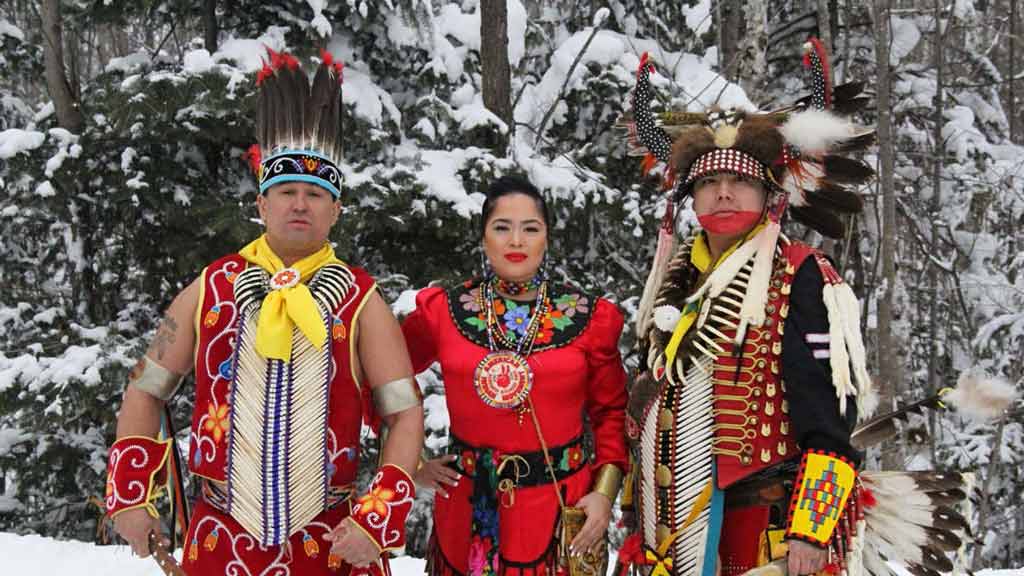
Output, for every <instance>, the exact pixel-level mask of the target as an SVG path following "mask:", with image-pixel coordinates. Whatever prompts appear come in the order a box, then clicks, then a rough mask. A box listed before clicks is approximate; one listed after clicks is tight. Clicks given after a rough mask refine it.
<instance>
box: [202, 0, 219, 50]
mask: <svg viewBox="0 0 1024 576" xmlns="http://www.w3.org/2000/svg"><path fill="white" fill-rule="evenodd" d="M219 31H220V30H219V29H218V28H217V0H203V43H204V45H205V46H206V51H207V52H209V53H210V54H213V53H214V52H216V51H217V33H218V32H219Z"/></svg>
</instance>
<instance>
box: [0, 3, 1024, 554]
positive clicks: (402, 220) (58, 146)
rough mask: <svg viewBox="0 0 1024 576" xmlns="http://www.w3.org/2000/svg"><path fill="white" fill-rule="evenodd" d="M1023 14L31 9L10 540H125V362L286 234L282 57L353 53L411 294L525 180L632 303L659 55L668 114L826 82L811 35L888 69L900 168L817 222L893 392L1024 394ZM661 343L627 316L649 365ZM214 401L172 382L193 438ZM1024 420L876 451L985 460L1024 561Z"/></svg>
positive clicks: (654, 216)
mask: <svg viewBox="0 0 1024 576" xmlns="http://www.w3.org/2000/svg"><path fill="white" fill-rule="evenodd" d="M1020 4H1021V3H1020V2H1018V0H953V1H952V2H939V1H934V2H925V1H923V0H901V1H895V2H886V1H878V2H875V3H874V4H870V3H865V2H851V1H849V0H841V1H840V0H785V1H774V0H762V1H753V2H738V1H736V0H721V1H719V2H712V1H710V0H683V1H681V2H666V1H663V0H574V1H572V2H569V1H554V0H537V1H520V0H511V1H509V2H507V3H506V2H504V1H495V0H479V1H478V0H463V1H462V2H453V3H446V2H443V1H439V0H380V1H375V2H369V1H366V0H332V1H328V0H308V1H306V2H300V1H287V0H264V1H260V2H250V1H242V0H220V1H217V0H205V1H203V2H186V1H182V0H146V1H144V2H139V1H136V0H104V1H102V2H100V1H89V0H40V1H28V0H6V1H5V2H4V3H3V4H2V6H0V531H8V532H17V533H39V534H43V535H47V536H56V537H62V538H75V539H80V540H86V541H95V542H105V541H109V539H110V538H111V531H110V530H109V525H108V524H106V523H104V522H103V520H102V513H101V510H100V508H99V507H98V506H97V504H98V502H99V501H98V498H101V497H102V493H103V481H104V469H105V463H106V447H107V446H108V445H109V443H110V441H111V440H112V438H113V432H114V420H115V410H116V407H117V406H118V404H119V402H120V396H121V391H122V389H123V386H124V383H125V376H126V373H127V371H128V369H129V368H130V367H131V366H132V365H133V364H134V361H135V359H136V358H137V357H138V355H139V354H140V353H141V352H142V351H143V350H144V348H145V346H146V343H147V341H148V339H149V337H150V336H151V335H152V334H153V332H154V330H155V328H156V325H157V322H158V319H159V318H160V311H161V309H162V308H164V307H165V306H166V305H167V304H168V303H169V302H170V299H171V298H172V297H173V295H174V294H175V293H176V292H177V290H178V289H180V288H181V287H183V286H184V285H185V284H186V283H187V282H189V281H190V280H191V279H192V278H193V277H194V276H195V275H196V274H198V272H199V271H200V270H201V268H202V266H203V265H204V264H205V263H207V262H209V261H210V260H212V259H214V258H216V257H218V256H220V255H222V254H225V253H228V252H232V251H235V250H237V249H238V248H239V247H240V246H242V245H243V244H244V243H246V242H247V241H248V240H249V239H251V238H252V237H254V236H255V235H256V234H258V232H259V225H258V223H257V222H256V221H255V216H256V212H255V210H254V208H253V198H254V194H255V182H254V178H253V176H252V175H251V174H250V173H249V171H248V168H247V166H246V164H245V162H244V161H243V160H242V158H241V157H242V154H243V151H244V150H245V148H246V147H248V146H249V145H250V144H251V143H253V141H254V140H253V131H252V117H251V114H250V110H251V109H252V103H253V102H252V96H253V89H254V76H255V74H254V73H255V71H256V70H257V69H258V68H259V66H260V56H261V54H262V53H263V46H269V47H271V48H274V49H276V50H289V51H291V52H293V53H296V54H297V55H300V56H301V57H303V58H304V59H305V60H306V61H309V59H310V58H312V57H314V56H316V54H318V51H319V48H320V47H325V48H326V49H328V50H329V51H330V52H331V53H333V54H334V55H335V56H336V57H339V58H341V59H342V60H343V61H344V62H345V64H346V68H345V89H344V102H345V113H346V116H345V122H346V124H345V129H346V133H347V140H346V146H347V149H346V159H345V164H344V165H343V170H344V172H345V176H346V180H347V188H348V190H347V195H346V197H345V204H346V205H345V211H344V214H343V216H342V219H341V222H340V225H339V226H338V227H337V228H336V229H335V231H334V235H333V238H332V239H333V240H334V241H335V242H336V244H337V249H338V253H339V255H340V256H341V257H342V258H343V259H345V260H347V261H350V262H353V263H358V264H360V265H363V266H365V267H367V268H368V269H369V270H370V271H371V272H372V273H373V274H374V275H375V276H376V277H377V278H378V279H379V281H380V284H381V286H382V287H383V289H384V293H385V295H386V296H387V297H388V298H389V299H390V300H391V301H392V302H393V303H395V308H396V311H397V312H400V313H401V312H403V311H408V308H409V306H410V303H411V295H412V291H413V290H416V289H419V288H422V287H424V286H426V285H428V284H429V283H431V282H435V281H443V282H451V281H455V280H457V279H461V278H464V277H466V276H469V275H470V274H472V273H473V271H474V268H475V266H476V265H477V262H478V259H479V258H478V252H477V248H476V247H477V244H478V242H477V240H476V237H477V236H476V226H477V223H476V221H475V220H474V217H475V216H476V215H477V214H478V213H479V208H480V205H481V202H482V195H481V194H480V192H481V191H482V190H483V189H484V188H485V187H486V186H487V184H488V183H489V182H490V181H491V180H492V179H493V178H495V177H496V176H499V175H501V174H505V173H509V172H513V171H515V172H520V173H525V174H526V175H527V176H528V177H530V178H531V179H532V180H533V181H534V182H535V183H536V184H537V185H538V186H539V187H540V188H542V189H543V190H544V192H545V193H546V194H547V195H548V196H549V198H551V200H552V202H553V205H554V207H555V209H556V214H557V217H556V220H557V225H556V228H555V230H554V232H553V237H552V242H551V246H552V256H553V260H554V262H555V263H556V275H557V276H559V277H564V278H566V279H570V280H571V281H573V282H576V283H578V284H580V285H581V286H583V287H584V288H586V289H588V290H590V291H593V292H595V293H598V294H603V295H606V296H608V297H610V298H611V299H613V300H615V301H616V302H618V303H619V305H620V306H621V307H622V308H623V310H624V311H625V312H626V313H627V315H630V316H632V315H634V314H635V309H636V304H637V301H638V299H639V294H640V292H641V289H642V286H643V281H644V278H645V277H646V273H647V266H648V263H649V262H650V258H651V256H652V254H653V250H654V245H655V240H656V230H657V223H658V221H659V218H660V216H661V214H662V211H663V209H664V201H663V200H662V199H661V196H660V194H659V188H658V183H657V182H655V181H645V180H642V179H641V178H640V176H639V165H638V161H637V159H634V158H629V157H626V156H625V153H624V146H623V145H622V143H621V142H620V141H619V140H618V138H617V137H616V134H615V131H614V130H613V125H614V122H615V120H616V118H617V117H618V116H619V114H620V113H621V112H622V111H623V110H624V109H625V108H626V107H627V106H628V101H629V92H630V89H631V88H632V86H633V80H634V77H635V76H634V74H635V70H636V67H637V63H638V61H639V57H640V55H641V54H642V53H643V52H644V51H649V52H650V53H651V55H652V56H653V58H654V59H655V61H656V62H657V64H658V71H659V74H658V75H657V76H656V77H655V82H656V85H657V89H658V92H659V95H660V96H662V97H663V104H669V103H671V104H672V105H674V106H676V107H681V106H688V107H690V108H691V109H694V110H697V109H702V108H703V107H704V106H707V105H710V104H712V103H714V102H716V101H717V102H718V103H719V104H722V105H727V106H728V105H742V106H752V105H758V106H760V107H762V108H771V107H774V106H778V105H782V104H785V103H788V102H790V101H792V100H794V99H795V98H796V97H798V96H800V95H802V93H803V84H802V81H801V68H800V49H801V44H802V43H803V41H804V40H805V39H806V38H807V37H808V36H810V35H817V36H819V37H821V38H823V39H824V41H825V42H826V44H827V45H829V46H830V47H831V51H832V54H833V56H834V57H833V63H834V66H835V77H836V79H837V81H844V80H850V79H863V80H865V81H866V82H867V86H868V90H869V92H870V93H871V94H872V96H873V97H874V101H875V103H876V104H877V108H876V107H875V106H874V105H873V106H871V107H870V109H869V111H868V112H867V113H866V115H865V116H864V117H863V118H861V120H862V121H864V122H868V123H874V124H876V125H877V126H878V128H879V135H880V144H879V146H878V147H877V149H876V150H877V153H875V154H873V155H872V156H870V157H868V158H867V160H868V161H869V162H872V163H874V164H876V165H877V166H878V168H879V170H880V177H879V178H878V180H877V181H876V182H875V183H874V184H872V185H871V186H870V187H868V188H866V189H864V190H863V191H862V192H863V193H864V197H865V199H866V202H867V203H866V206H867V208H866V211H865V213H864V215H863V216H861V217H858V218H856V219H855V220H852V221H850V222H849V224H848V234H847V238H846V240H844V241H842V242H837V243H823V242H822V240H821V238H820V237H816V236H814V235H812V234H807V233H804V231H802V230H800V229H798V228H796V227H790V228H789V233H790V235H791V236H796V237H799V238H804V239H806V240H807V241H809V242H811V243H814V244H817V245H822V246H824V248H825V249H826V250H828V251H829V252H830V253H831V254H832V255H833V256H834V257H835V259H836V260H837V262H838V264H839V266H840V267H841V270H842V271H843V273H844V275H845V276H846V278H847V280H848V281H850V282H851V284H852V285H853V286H854V287H855V291H856V292H857V294H858V296H859V297H860V298H861V302H862V310H863V319H862V322H863V325H864V328H865V333H866V335H867V338H868V340H869V341H868V346H869V350H870V353H871V362H870V364H871V366H872V367H874V371H875V374H876V375H877V377H878V382H879V384H880V386H881V387H882V389H883V391H884V392H885V394H886V396H885V400H886V402H887V403H888V405H889V406H892V405H894V403H895V404H905V403H908V402H912V401H914V400H917V399H919V398H921V397H924V396H925V395H927V394H929V393H932V392H934V391H935V390H938V389H939V388H942V387H944V386H948V385H953V384H954V383H955V381H956V379H957V377H958V375H959V374H961V373H962V372H964V371H967V370H982V371H986V372H988V373H990V374H993V375H998V376H1001V377H1002V378H1005V379H1006V380H1008V381H1009V382H1011V383H1014V384H1015V385H1016V386H1017V388H1018V389H1021V388H1022V387H1024V368H1022V365H1024V358H1022V356H1024V353H1022V350H1024V148H1022V147H1021V144H1024V134H1022V132H1024V105H1022V104H1024V99H1022V97H1021V95H1020V94H1019V93H1018V92H1019V91H1020V90H1024V80H1022V77H1024V70H1022V68H1024V66H1022V65H1021V63H1020V52H1021V49H1022V47H1024V43H1022V42H1021V31H1022V29H1024V21H1022V18H1021V15H1020V8H1021V6H1020ZM503 18H504V19H505V20H503ZM506 20H507V52H506V50H505V48H504V46H503V45H502V41H501V38H502V35H503V34H502V31H503V30H504V29H506ZM505 54H507V59H505V58H503V56H504V55H505ZM880 63H881V64H880ZM736 79H738V80H736ZM732 80H736V82H735V83H734V82H732ZM683 219H684V221H685V223H686V225H689V222H691V221H692V216H688V215H686V214H684V216H683ZM683 228H684V230H685V228H686V226H684V227H683ZM630 324H632V321H630ZM633 341H634V336H633V334H632V331H631V330H627V332H626V333H625V334H624V336H623V340H622V343H621V347H622V350H623V352H624V353H625V354H626V355H627V362H628V363H629V365H630V366H631V367H632V366H635V365H636V356H635V354H634V353H633V352H632V345H633ZM420 382H421V384H422V385H424V388H425V392H426V395H427V397H426V407H427V427H428V434H429V438H428V448H429V449H431V450H433V451H434V452H435V453H436V452H437V451H438V450H439V449H441V448H443V446H444V443H445V438H444V434H445V426H446V425H447V414H446V413H445V410H444V399H443V396H441V395H440V392H441V390H442V388H441V384H440V381H439V380H438V378H437V376H436V374H434V373H430V372H428V373H426V374H424V375H422V376H421V378H420ZM185 390H188V387H187V386H186V388H185ZM188 396H189V395H188V394H179V396H178V397H177V398H176V399H175V400H174V412H175V414H176V420H177V422H178V424H179V426H182V425H185V424H186V423H187V422H188V416H187V414H188V413H189V411H190V410H191V405H190V403H189V402H190V399H189V398H188ZM1022 425H1024V410H1022V408H1021V405H1020V404H1019V403H1018V404H1017V405H1016V406H1015V407H1014V408H1013V409H1011V410H1010V411H1009V412H1008V414H1007V415H1006V417H1005V418H1003V419H1002V420H1000V421H998V422H995V423H992V424H989V425H978V424H969V423H967V422H966V421H963V420H961V419H960V418H958V417H957V416H956V415H955V414H949V413H943V414H936V413H931V412H928V413H925V414H924V415H922V416H916V415H915V416H914V417H913V418H912V419H911V420H910V422H909V423H908V424H907V425H906V426H905V427H904V430H903V433H902V435H901V441H900V442H897V443H892V444H890V445H888V446H886V448H885V450H884V452H882V453H877V454H876V453H872V454H871V455H870V459H869V464H871V465H873V466H874V465H878V464H879V463H885V464H888V465H894V464H895V465H897V466H903V465H906V466H910V467H914V468H924V467H937V468H943V469H956V470H964V471H971V472H974V473H975V474H976V480H977V492H976V494H975V496H974V498H973V512H972V513H973V515H974V521H975V525H976V526H978V529H977V531H976V533H975V537H976V543H977V544H976V545H974V544H972V545H970V546H969V548H968V554H969V555H970V556H969V560H970V562H971V563H972V564H973V566H974V567H975V568H978V567H1014V566H1022V565H1024V505H1022V504H1021V499H1020V494H1021V493H1022V492H1024V467H1022V466H1021V464H1022V460H1024V428H1022ZM185 436H186V440H187V435H185ZM367 448H368V452H370V453H372V450H373V448H372V442H370V441H368V442H367ZM371 455H372V454H371ZM1015 494H1016V495H1017V496H1014V495H1015ZM427 496H428V495H426V494H424V495H422V496H421V500H422V502H423V504H424V505H423V506H420V507H418V508H417V511H416V512H415V514H414V516H413V517H412V519H411V532H410V541H409V542H410V543H409V546H408V552H409V553H410V554H412V555H422V552H423V549H424V547H425V544H426V539H427V536H428V534H429V507H428V501H429V500H428V498H427ZM615 536H616V538H617V537H619V536H620V534H618V533H616V534H615Z"/></svg>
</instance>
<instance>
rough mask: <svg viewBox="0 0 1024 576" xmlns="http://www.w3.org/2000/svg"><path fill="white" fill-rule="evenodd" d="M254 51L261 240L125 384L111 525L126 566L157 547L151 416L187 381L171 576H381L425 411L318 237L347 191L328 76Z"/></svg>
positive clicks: (225, 267)
mask: <svg viewBox="0 0 1024 576" xmlns="http://www.w3.org/2000/svg"><path fill="white" fill-rule="evenodd" d="M268 52H269V62H267V64H266V65H265V66H264V68H263V69H262V70H261V71H260V72H259V75H258V77H257V85H258V102H257V112H256V138H257V140H258V142H259V144H258V145H256V146H254V147H253V148H252V149H251V151H250V161H251V162H252V164H253V167H254V170H255V171H256V173H257V176H258V180H259V194H258V196H257V198H256V206H257V208H258V210H259V214H260V217H261V219H262V221H263V224H264V226H265V232H264V234H262V235H261V236H260V237H259V238H257V239H256V240H254V241H253V242H251V243H250V244H249V245H247V246H245V247H243V248H242V249H241V250H240V251H239V252H238V253H237V254H231V255H228V256H225V257H223V258H220V259H219V260H216V261H215V262H213V263H212V264H210V265H208V266H207V267H206V268H204V269H203V271H202V273H201V274H200V276H199V278H197V279H196V280H195V281H194V282H192V283H191V284H190V285H189V286H188V287H187V288H185V290H183V291H182V292H181V293H180V294H179V295H178V296H177V298H175V300H174V302H173V303H172V304H171V306H170V309H169V310H168V312H167V314H166V317H165V318H164V321H163V323H162V325H161V327H160V329H159V332H158V333H157V336H156V338H155V339H154V341H153V343H152V345H151V346H150V348H149V350H148V351H147V353H146V355H145V356H144V357H143V358H142V359H141V360H140V361H139V363H138V365H137V366H136V368H135V370H133V371H132V375H131V377H130V381H129V384H128V386H127V388H126V390H125V394H124V400H123V403H122V406H121V413H120V416H119V418H118V426H117V441H116V442H115V443H114V444H113V446H111V448H110V455H109V464H108V475H107V490H106V504H107V511H108V514H109V515H110V516H112V517H113V520H114V524H115V527H116V528H117V530H118V532H119V533H120V534H121V536H122V537H124V538H125V539H126V540H128V542H129V543H130V544H131V546H132V548H133V550H134V551H135V552H136V553H137V554H139V555H141V556H146V555H148V554H149V553H150V551H151V546H152V545H153V544H152V535H153V534H156V535H157V536H158V538H157V540H158V541H157V543H156V544H157V547H159V545H160V543H159V540H160V539H161V538H160V537H159V534H160V523H159V518H158V515H157V511H156V508H155V507H154V506H153V503H152V500H153V497H154V494H155V493H156V492H157V491H158V490H159V488H160V487H161V484H162V483H163V482H164V478H166V477H167V463H168V461H174V459H175V455H176V449H175V448H174V446H173V443H172V439H167V440H161V439H159V435H160V430H161V421H160V412H161V410H162V409H163V408H164V405H165V403H166V402H167V401H168V400H169V399H170V398H171V397H172V396H173V395H174V394H175V392H176V391H177V389H178V385H179V384H180V382H181V380H182V377H183V375H185V374H186V373H188V372H189V371H194V375H195V384H196V388H195V397H194V398H195V400H194V404H195V408H194V412H193V418H192V427H191V435H190V442H189V459H188V464H189V468H190V469H191V471H192V473H193V475H194V476H193V478H194V479H195V482H196V483H198V484H199V486H200V497H199V498H198V501H197V502H196V503H195V507H194V509H193V510H192V514H191V522H190V523H188V525H187V531H186V538H185V553H184V559H183V562H182V565H181V566H180V567H177V568H175V569H174V570H176V571H173V572H172V571H169V572H168V573H182V571H183V572H184V573H186V574H195V575H198V574H202V575H204V576H209V575H214V574H224V575H231V574H241V573H245V574H268V573H275V574H276V573H282V574H283V573H292V574H303V575H312V574H325V575H326V574H374V575H380V574H381V573H382V572H387V571H388V570H387V564H386V562H384V561H382V557H381V556H382V554H383V553H384V552H385V551H387V550H392V549H395V548H400V547H402V546H403V545H404V542H405V518H406V516H407V514H408V512H409V510H410V508H411V507H412V502H413V496H414V492H415V488H414V484H413V482H412V479H411V478H410V477H409V472H410V471H412V470H414V467H415V466H416V464H417V462H418V459H419V453H420V449H421V446H422V442H423V411H422V406H421V405H422V402H421V397H420V393H419V389H418V387H417V385H416V383H415V381H414V380H413V379H412V368H411V365H410V362H409V357H408V353H407V351H406V348H405V342H404V339H403V338H402V333H401V330H400V328H399V325H398V323H397V321H396V320H395V318H394V317H393V316H392V314H391V310H390V308H389V307H388V305H387V304H386V303H385V302H384V299H383V298H381V296H380V294H379V293H378V292H377V286H376V283H375V282H374V280H373V278H372V277H371V276H370V275H369V274H368V273H367V272H366V271H364V270H363V269H361V268H358V267H355V266H351V265H349V264H346V263H344V262H342V261H341V260H339V259H338V258H337V257H336V256H335V254H334V250H333V249H332V248H331V245H330V244H329V243H328V241H327V238H328V234H329V232H330V230H331V227H332V226H333V225H334V224H335V222H337V219H338V216H339V214H340V212H341V194H342V190H343V189H344V183H343V180H342V172H341V170H340V169H339V167H338V163H339V162H340V161H341V158H342V137H341V127H342V122H341V110H342V109H341V79H342V76H341V73H342V66H341V64H340V63H336V62H334V61H333V58H332V57H331V55H330V54H328V53H326V52H324V53H322V54H321V62H320V63H319V64H318V65H317V68H316V72H315V76H314V78H313V81H312V85H310V82H309V80H308V78H307V76H306V74H305V72H303V71H302V69H301V67H300V66H299V62H298V61H297V60H296V59H295V58H294V57H292V56H289V55H287V54H281V53H277V52H274V51H269V50H268ZM381 420H383V421H384V422H385V423H386V424H387V425H388V427H389V428H390V430H391V432H392V433H391V434H389V435H388V436H387V439H386V440H385V442H384V444H383V448H382V450H381V460H380V466H379V467H378V468H377V470H376V473H375V475H374V476H373V482H372V485H371V487H370V489H369V491H368V492H367V493H365V494H363V495H361V496H360V495H359V494H357V493H356V491H355V484H354V483H355V480H356V473H357V468H358V466H359V438H360V431H361V427H362V424H363V422H364V421H365V422H367V423H370V424H371V425H373V426H376V425H378V424H379V422H380V421H381ZM176 470H177V469H176V468H173V469H172V472H174V471H176ZM182 502H183V499H182ZM164 558H166V556H164ZM161 566H162V567H164V569H165V570H168V568H167V560H161Z"/></svg>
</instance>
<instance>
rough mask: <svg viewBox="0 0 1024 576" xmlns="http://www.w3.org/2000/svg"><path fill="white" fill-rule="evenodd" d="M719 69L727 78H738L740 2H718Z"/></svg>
mask: <svg viewBox="0 0 1024 576" xmlns="http://www.w3.org/2000/svg"><path fill="white" fill-rule="evenodd" d="M717 12H718V71H719V73H721V75H722V76H724V77H725V78H726V79H727V80H730V81H735V80H736V52H737V44H738V42H739V35H740V25H741V24H742V16H743V14H742V12H741V9H740V3H739V2H733V1H730V0H719V2H718V10H717Z"/></svg>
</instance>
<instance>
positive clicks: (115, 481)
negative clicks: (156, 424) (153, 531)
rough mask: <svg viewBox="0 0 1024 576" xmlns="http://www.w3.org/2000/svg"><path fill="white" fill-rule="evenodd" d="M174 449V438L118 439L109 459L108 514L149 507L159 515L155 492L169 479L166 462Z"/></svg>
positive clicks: (136, 437) (111, 449)
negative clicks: (172, 439) (172, 443)
mask: <svg viewBox="0 0 1024 576" xmlns="http://www.w3.org/2000/svg"><path fill="white" fill-rule="evenodd" d="M170 452H171V440H170V439H167V440H154V439H153V438H150V437H148V436H125V437H124V438H118V440H117V441H116V442H114V444H113V445H112V446H111V447H110V453H109V459H108V462H107V489H106V498H105V503H106V505H107V515H109V516H110V517H111V518H113V517H114V516H116V515H117V514H118V513H120V512H124V511H125V510H131V509H133V508H145V509H146V511H147V512H149V514H150V516H152V517H154V518H158V517H159V514H157V511H156V507H155V506H153V504H152V500H153V496H154V494H153V493H154V492H155V490H156V488H157V487H159V486H160V485H161V484H163V483H164V482H165V481H166V477H167V469H166V467H165V464H166V463H167V457H168V455H169V454H170Z"/></svg>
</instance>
